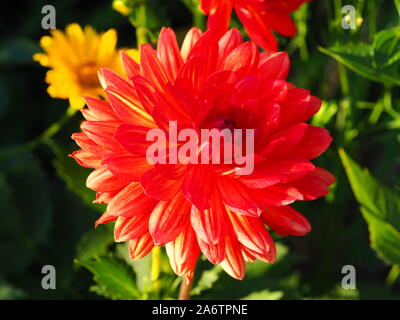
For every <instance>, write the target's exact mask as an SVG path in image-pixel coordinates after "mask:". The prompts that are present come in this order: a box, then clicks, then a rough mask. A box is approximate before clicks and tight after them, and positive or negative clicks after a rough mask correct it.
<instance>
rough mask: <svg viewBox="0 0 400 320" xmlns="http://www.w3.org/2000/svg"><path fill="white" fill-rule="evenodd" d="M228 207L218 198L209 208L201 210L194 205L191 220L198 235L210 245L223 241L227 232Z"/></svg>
mask: <svg viewBox="0 0 400 320" xmlns="http://www.w3.org/2000/svg"><path fill="white" fill-rule="evenodd" d="M226 218H227V215H226V209H225V207H224V206H223V204H222V203H221V201H220V200H219V199H218V200H217V199H215V200H214V201H212V204H211V208H210V209H209V210H204V211H200V210H198V209H197V208H196V207H195V206H192V211H191V215H190V220H191V223H192V227H193V229H194V230H196V234H197V237H198V238H200V239H202V240H203V241H204V242H205V243H208V244H210V245H212V244H216V243H218V242H219V241H221V240H222V239H223V238H224V236H225V232H226V228H227V226H226V222H225V221H226Z"/></svg>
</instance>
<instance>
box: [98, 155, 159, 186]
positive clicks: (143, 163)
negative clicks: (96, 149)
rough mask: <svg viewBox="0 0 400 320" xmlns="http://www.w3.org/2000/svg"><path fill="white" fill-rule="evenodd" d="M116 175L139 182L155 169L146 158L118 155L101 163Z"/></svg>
mask: <svg viewBox="0 0 400 320" xmlns="http://www.w3.org/2000/svg"><path fill="white" fill-rule="evenodd" d="M101 163H102V164H103V165H104V166H106V167H107V168H108V169H109V170H110V171H111V172H112V173H113V174H114V175H116V176H120V177H123V178H126V179H129V180H133V181H138V180H139V179H140V177H141V176H142V175H143V174H144V173H146V172H147V171H149V170H151V169H152V168H153V166H152V165H150V164H149V163H148V161H147V159H146V158H145V157H142V156H135V155H132V154H116V155H113V156H109V157H107V158H105V159H104V160H103V161H102V162H101Z"/></svg>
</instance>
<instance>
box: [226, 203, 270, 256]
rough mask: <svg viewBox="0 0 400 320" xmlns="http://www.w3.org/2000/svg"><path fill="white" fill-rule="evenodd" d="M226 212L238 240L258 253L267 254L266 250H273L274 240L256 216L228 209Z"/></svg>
mask: <svg viewBox="0 0 400 320" xmlns="http://www.w3.org/2000/svg"><path fill="white" fill-rule="evenodd" d="M228 214H229V218H230V221H231V222H232V227H233V230H234V233H235V234H236V236H237V239H238V241H239V242H240V243H241V244H242V245H244V246H245V247H246V248H248V249H249V250H251V251H252V252H255V253H257V254H258V255H261V256H268V252H269V251H271V250H273V249H272V248H273V247H274V241H273V240H272V237H271V235H270V234H269V232H268V230H267V229H266V228H265V226H264V225H263V224H262V222H261V221H260V220H259V219H258V218H253V217H247V216H244V215H240V214H235V213H233V212H230V211H228Z"/></svg>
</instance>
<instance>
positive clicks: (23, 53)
mask: <svg viewBox="0 0 400 320" xmlns="http://www.w3.org/2000/svg"><path fill="white" fill-rule="evenodd" d="M40 51H41V50H40V47H39V46H38V44H37V43H35V42H34V41H32V40H29V39H23V38H16V39H13V40H9V41H7V42H5V43H2V46H1V49H0V63H4V64H10V63H13V64H34V63H35V61H33V59H32V56H33V55H34V54H35V53H36V52H40Z"/></svg>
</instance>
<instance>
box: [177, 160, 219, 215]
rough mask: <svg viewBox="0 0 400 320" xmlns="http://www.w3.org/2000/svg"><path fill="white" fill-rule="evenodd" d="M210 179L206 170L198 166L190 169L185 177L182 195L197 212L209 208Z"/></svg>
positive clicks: (210, 176)
mask: <svg viewBox="0 0 400 320" xmlns="http://www.w3.org/2000/svg"><path fill="white" fill-rule="evenodd" d="M212 179H213V176H212V175H211V174H210V172H209V170H208V168H203V167H201V166H199V165H196V166H193V167H192V168H190V169H189V170H188V172H187V173H186V175H185V178H184V180H183V185H182V188H183V189H182V190H183V193H184V194H185V196H186V197H187V199H188V200H189V201H191V202H192V203H193V204H194V205H195V206H196V207H197V208H198V209H199V210H207V209H209V208H210V203H211V202H210V198H211V192H212V191H211V186H212Z"/></svg>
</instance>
